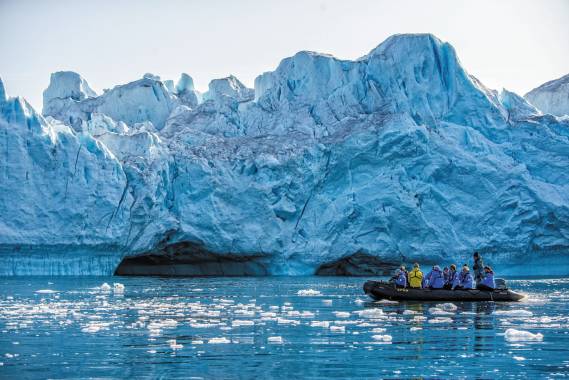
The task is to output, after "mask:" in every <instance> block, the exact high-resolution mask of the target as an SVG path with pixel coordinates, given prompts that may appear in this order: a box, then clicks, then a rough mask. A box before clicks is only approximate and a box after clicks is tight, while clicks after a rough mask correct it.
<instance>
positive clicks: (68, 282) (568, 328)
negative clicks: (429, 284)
mask: <svg viewBox="0 0 569 380" xmlns="http://www.w3.org/2000/svg"><path fill="white" fill-rule="evenodd" d="M363 281H364V279H358V278H337V277H336V278H335V277H274V278H197V279H171V278H120V277H92V278H85V277H83V278H62V277H58V278H46V277H35V278H24V277H21V278H0V332H1V334H0V363H1V365H0V378H18V379H22V378H88V377H97V378H215V379H231V378H241V379H251V378H257V379H267V378H294V377H296V378H322V379H325V378H358V379H362V378H373V379H378V378H409V377H421V376H422V377H425V378H472V377H477V378H523V379H526V378H557V377H569V316H568V315H569V304H568V301H569V279H563V280H554V279H541V280H535V279H532V280H527V279H526V280H514V281H510V286H511V287H512V288H514V289H516V290H519V291H521V292H524V293H527V294H528V298H527V300H525V301H523V302H520V303H509V304H498V303H478V304H476V303H455V304H452V305H451V304H446V305H437V304H435V303H385V302H384V303H382V302H375V303H374V302H371V300H368V299H367V298H366V296H365V295H364V294H363V293H362V290H361V288H362V284H363ZM116 282H120V283H122V284H124V289H121V287H120V286H117V288H113V283H116ZM103 283H108V284H109V285H110V287H111V289H110V290H106V287H105V286H103V287H101V285H102V284H103ZM508 330H509V333H508V334H506V332H507V331H508ZM528 333H529V334H528ZM540 334H541V335H540Z"/></svg>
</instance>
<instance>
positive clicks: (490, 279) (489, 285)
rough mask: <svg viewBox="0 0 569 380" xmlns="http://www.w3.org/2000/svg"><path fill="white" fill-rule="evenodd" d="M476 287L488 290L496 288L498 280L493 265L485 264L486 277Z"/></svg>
mask: <svg viewBox="0 0 569 380" xmlns="http://www.w3.org/2000/svg"><path fill="white" fill-rule="evenodd" d="M476 289H479V290H486V291H489V292H492V291H494V289H496V282H495V281H494V271H493V270H492V268H491V267H489V266H485V267H484V279H483V280H482V281H481V282H480V284H478V285H476Z"/></svg>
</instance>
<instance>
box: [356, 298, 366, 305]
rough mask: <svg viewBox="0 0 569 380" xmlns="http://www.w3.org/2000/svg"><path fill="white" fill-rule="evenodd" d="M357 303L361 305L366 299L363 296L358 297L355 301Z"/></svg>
mask: <svg viewBox="0 0 569 380" xmlns="http://www.w3.org/2000/svg"><path fill="white" fill-rule="evenodd" d="M354 302H355V303H356V305H361V304H362V303H364V302H365V301H364V300H362V299H361V298H356V300H355V301H354Z"/></svg>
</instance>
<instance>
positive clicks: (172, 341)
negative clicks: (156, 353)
mask: <svg viewBox="0 0 569 380" xmlns="http://www.w3.org/2000/svg"><path fill="white" fill-rule="evenodd" d="M166 343H168V345H169V346H170V348H171V349H173V350H174V351H175V350H179V349H181V348H183V347H184V346H183V345H182V344H179V343H178V342H176V339H169V340H167V341H166Z"/></svg>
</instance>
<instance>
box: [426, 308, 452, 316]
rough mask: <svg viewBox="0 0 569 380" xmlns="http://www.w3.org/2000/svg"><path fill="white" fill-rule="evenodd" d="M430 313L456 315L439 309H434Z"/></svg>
mask: <svg viewBox="0 0 569 380" xmlns="http://www.w3.org/2000/svg"><path fill="white" fill-rule="evenodd" d="M429 313H431V314H432V315H454V313H451V312H448V311H445V310H443V309H440V308H438V307H432V308H430V309H429Z"/></svg>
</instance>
